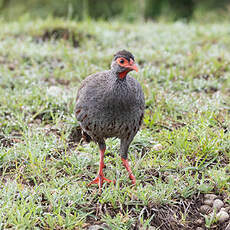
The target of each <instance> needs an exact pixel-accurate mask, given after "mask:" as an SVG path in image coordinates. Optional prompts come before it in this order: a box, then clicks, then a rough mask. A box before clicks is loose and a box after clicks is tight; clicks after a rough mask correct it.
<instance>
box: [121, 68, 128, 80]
mask: <svg viewBox="0 0 230 230" xmlns="http://www.w3.org/2000/svg"><path fill="white" fill-rule="evenodd" d="M128 72H130V70H126V71H124V72H121V73H119V78H120V79H124V78H125V77H126V75H127V73H128Z"/></svg>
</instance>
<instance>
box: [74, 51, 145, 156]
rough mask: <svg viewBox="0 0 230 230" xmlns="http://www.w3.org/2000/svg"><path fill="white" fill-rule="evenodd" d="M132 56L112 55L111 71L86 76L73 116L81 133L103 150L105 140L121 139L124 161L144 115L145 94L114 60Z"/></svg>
mask: <svg viewBox="0 0 230 230" xmlns="http://www.w3.org/2000/svg"><path fill="white" fill-rule="evenodd" d="M118 57H125V58H126V59H129V58H132V59H133V60H134V57H133V55H132V54H131V53H129V52H128V51H120V52H118V53H117V54H115V55H114V59H113V61H112V64H111V69H110V70H108V71H103V72H99V73H96V74H93V75H90V76H88V77H87V78H86V79H85V80H84V81H83V82H82V84H81V86H80V88H79V90H78V93H77V99H76V109H75V115H76V118H77V120H78V121H79V124H80V126H81V128H82V129H83V131H84V133H86V134H87V135H88V136H90V137H91V138H92V140H93V141H95V142H96V143H98V144H99V147H100V149H103V148H105V139H106V138H110V137H116V138H119V139H120V140H121V146H120V154H121V157H123V158H124V159H127V152H128V148H129V145H130V143H131V141H132V140H133V138H134V136H135V135H136V133H137V132H138V130H139V128H140V126H141V123H142V119H143V114H144V105H145V101H144V94H143V91H142V88H141V86H140V84H139V82H138V81H137V80H136V79H134V78H133V77H131V76H129V75H128V74H127V75H126V76H125V77H124V78H122V79H121V78H119V73H122V72H123V71H125V68H124V67H122V66H120V65H119V64H118V63H117V62H116V59H117V58H118Z"/></svg>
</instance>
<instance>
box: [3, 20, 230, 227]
mask: <svg viewBox="0 0 230 230" xmlns="http://www.w3.org/2000/svg"><path fill="white" fill-rule="evenodd" d="M0 27H1V34H0V146H1V147H0V148H1V151H0V174H1V178H0V187H1V194H0V207H1V209H0V228H4V229H10V228H13V229H83V228H88V227H89V226H90V225H100V226H102V228H104V229H140V228H142V229H148V228H149V229H150V227H152V228H151V229H195V227H196V223H195V220H196V219H197V218H199V217H200V213H199V204H200V202H201V200H202V197H203V194H205V193H215V194H217V195H219V196H220V197H222V199H223V200H224V202H225V203H227V204H229V203H230V199H229V197H230V177H229V170H230V167H229V166H230V164H229V157H230V130H229V127H230V90H229V89H230V48H229V47H230V46H229V45H230V42H229V41H230V40H229V33H230V30H229V26H228V24H227V23H226V24H224V23H222V24H210V25H209V24H206V25H199V24H196V23H191V24H183V23H174V24H162V23H161V24H156V23H146V24H141V23H140V24H138V23H137V24H126V23H121V22H112V23H106V22H102V21H100V22H93V21H85V22H81V23H77V22H74V21H63V20H61V19H52V18H49V19H47V20H43V21H42V20H36V21H30V20H28V19H26V18H24V19H21V21H19V22H12V23H6V22H4V21H3V20H2V21H1V22H0ZM123 48H126V49H128V50H130V51H131V52H132V53H133V54H134V55H135V57H136V60H137V62H138V63H139V67H140V72H139V73H138V74H135V73H133V76H135V77H136V78H137V79H138V80H139V81H140V83H141V84H142V87H143V89H144V93H145V98H146V111H145V117H144V124H143V126H142V129H141V131H140V132H139V133H138V135H137V136H136V137H135V139H134V141H133V142H132V144H131V147H130V149H129V159H130V161H131V166H132V169H133V172H134V175H136V178H137V185H136V187H132V186H131V183H130V181H129V179H128V177H127V173H126V171H125V169H124V168H123V167H122V165H121V160H120V156H119V154H118V151H119V142H118V141H117V140H114V139H108V140H107V151H106V157H105V163H106V165H107V168H106V169H105V174H106V176H107V177H108V178H110V179H116V181H117V183H116V185H112V184H111V185H108V184H106V185H105V186H104V188H103V191H102V194H101V195H100V194H99V193H98V189H97V187H95V186H92V187H87V184H88V183H89V181H90V180H92V179H93V178H94V177H95V175H96V173H97V170H98V164H99V154H98V147H97V146H96V145H95V144H94V143H90V144H79V143H78V142H77V138H76V139H75V140H76V141H73V137H74V136H73V135H74V132H75V130H76V127H77V125H78V124H77V121H76V119H75V117H74V101H75V97H76V92H77V88H78V86H79V85H80V82H81V81H82V80H83V79H84V78H85V77H86V76H87V75H89V74H91V73H94V72H98V71H101V70H104V69H108V68H109V65H110V61H111V59H112V55H113V54H114V53H115V52H116V51H117V50H120V49H123ZM71 136H72V138H71ZM75 136H76V134H75ZM159 144H160V149H157V148H156V145H158V146H159ZM206 219H207V218H206ZM204 221H205V220H204ZM206 222H207V221H206ZM209 222H210V221H209ZM210 223H211V222H210ZM210 223H208V224H207V223H206V226H208V225H210V226H209V227H210V228H212V223H211V224H210ZM221 226H223V225H221ZM153 227H155V228H153ZM219 227H220V226H219Z"/></svg>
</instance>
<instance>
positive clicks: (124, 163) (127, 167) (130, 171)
mask: <svg viewBox="0 0 230 230" xmlns="http://www.w3.org/2000/svg"><path fill="white" fill-rule="evenodd" d="M121 160H122V162H123V165H124V166H125V168H126V170H127V171H128V173H129V178H130V179H131V180H132V184H133V185H135V184H136V178H135V176H134V175H133V173H132V170H131V168H130V166H129V162H128V160H127V159H124V158H121Z"/></svg>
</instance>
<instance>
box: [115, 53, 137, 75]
mask: <svg viewBox="0 0 230 230" xmlns="http://www.w3.org/2000/svg"><path fill="white" fill-rule="evenodd" d="M111 69H112V70H113V71H114V72H115V73H116V74H117V76H118V77H119V78H120V79H124V78H125V77H126V75H127V73H128V72H130V71H132V70H135V71H136V72H138V68H137V65H136V64H135V59H134V56H133V55H132V54H131V53H130V52H129V51H126V50H121V51H119V52H117V53H116V54H115V55H114V58H113V61H112V64H111Z"/></svg>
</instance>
